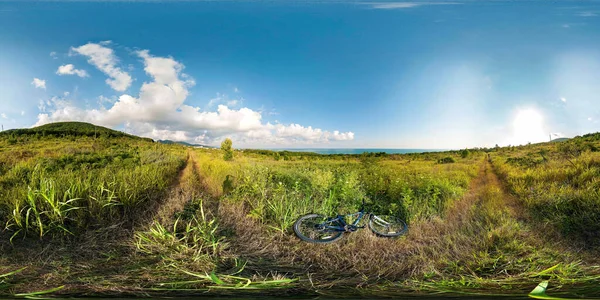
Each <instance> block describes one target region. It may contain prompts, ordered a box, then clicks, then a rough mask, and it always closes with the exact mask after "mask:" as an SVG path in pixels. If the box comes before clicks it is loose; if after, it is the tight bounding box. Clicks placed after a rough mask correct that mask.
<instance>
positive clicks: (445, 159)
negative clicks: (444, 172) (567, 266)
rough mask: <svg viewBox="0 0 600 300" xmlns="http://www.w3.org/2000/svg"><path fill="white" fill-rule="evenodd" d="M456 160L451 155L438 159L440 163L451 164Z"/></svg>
mask: <svg viewBox="0 0 600 300" xmlns="http://www.w3.org/2000/svg"><path fill="white" fill-rule="evenodd" d="M455 162H456V161H455V160H454V158H452V157H450V156H446V157H444V158H440V159H438V164H451V163H455Z"/></svg>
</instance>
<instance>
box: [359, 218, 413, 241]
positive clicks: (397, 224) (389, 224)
mask: <svg viewBox="0 0 600 300" xmlns="http://www.w3.org/2000/svg"><path fill="white" fill-rule="evenodd" d="M369 229H371V231H373V232H374V233H375V234H377V235H378V236H383V237H396V236H400V235H403V234H404V233H406V231H407V230H408V226H406V223H405V222H404V221H402V219H400V218H398V217H395V216H376V215H371V218H370V220H369Z"/></svg>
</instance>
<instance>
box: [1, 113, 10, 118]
mask: <svg viewBox="0 0 600 300" xmlns="http://www.w3.org/2000/svg"><path fill="white" fill-rule="evenodd" d="M0 117H2V119H8V117H7V116H6V114H5V113H2V114H0Z"/></svg>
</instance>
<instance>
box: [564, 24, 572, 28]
mask: <svg viewBox="0 0 600 300" xmlns="http://www.w3.org/2000/svg"><path fill="white" fill-rule="evenodd" d="M562 27H563V28H570V27H571V25H569V24H563V25H562Z"/></svg>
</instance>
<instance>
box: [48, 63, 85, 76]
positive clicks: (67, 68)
mask: <svg viewBox="0 0 600 300" xmlns="http://www.w3.org/2000/svg"><path fill="white" fill-rule="evenodd" d="M56 74H58V75H77V76H79V77H89V76H90V75H88V73H87V72H86V71H85V70H78V69H75V66H73V65H72V64H68V65H62V66H60V67H58V70H56Z"/></svg>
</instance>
